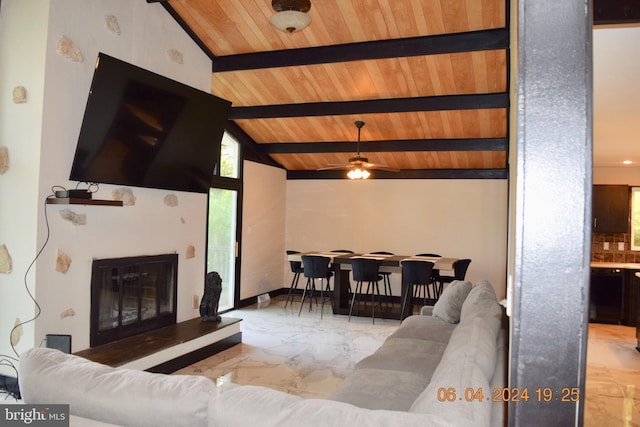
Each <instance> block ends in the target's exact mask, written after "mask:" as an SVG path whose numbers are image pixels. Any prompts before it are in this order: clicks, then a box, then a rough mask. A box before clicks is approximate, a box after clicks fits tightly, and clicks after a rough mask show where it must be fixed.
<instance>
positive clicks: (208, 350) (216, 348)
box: [146, 332, 242, 374]
mask: <svg viewBox="0 0 640 427" xmlns="http://www.w3.org/2000/svg"><path fill="white" fill-rule="evenodd" d="M240 343H242V332H238V333H236V334H233V335H231V336H229V337H227V338H224V339H222V340H220V341H218V342H215V343H213V344H210V345H208V346H206V347H202V348H199V349H197V350H194V351H192V352H190V353H186V354H183V355H182V356H178V357H176V358H174V359H171V360H168V361H166V362H164V363H161V364H159V365H156V366H153V367H151V368H149V369H146V371H148V372H155V373H160V374H171V373H173V372H175V371H177V370H179V369H182V368H184V367H185V366H189V365H193V364H194V363H196V362H199V361H201V360H202V359H206V358H207V357H210V356H213V355H214V354H217V353H220V352H222V351H225V350H227V349H229V348H231V347H233V346H234V345H237V344H240Z"/></svg>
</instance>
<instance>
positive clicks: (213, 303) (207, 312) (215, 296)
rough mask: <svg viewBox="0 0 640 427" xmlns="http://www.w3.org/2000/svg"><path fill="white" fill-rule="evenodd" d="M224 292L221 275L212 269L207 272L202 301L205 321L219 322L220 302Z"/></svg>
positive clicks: (201, 315)
mask: <svg viewBox="0 0 640 427" xmlns="http://www.w3.org/2000/svg"><path fill="white" fill-rule="evenodd" d="M221 293H222V279H221V278H220V275H219V274H218V273H217V272H215V271H212V272H210V273H207V275H206V277H205V280H204V295H203V296H202V300H201V301H200V317H202V321H203V322H219V321H220V320H222V318H221V317H220V316H218V304H219V303H220V294H221Z"/></svg>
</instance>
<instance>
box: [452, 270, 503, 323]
mask: <svg viewBox="0 0 640 427" xmlns="http://www.w3.org/2000/svg"><path fill="white" fill-rule="evenodd" d="M496 303H497V297H496V291H495V290H494V289H493V286H492V285H491V283H489V282H488V281H486V280H480V281H479V282H478V283H476V284H475V285H474V286H473V287H472V288H471V290H470V291H469V294H468V295H467V298H466V299H465V300H464V303H463V304H462V308H461V309H460V320H462V319H464V318H465V317H467V316H472V315H474V314H478V313H480V314H482V313H483V312H484V311H485V310H486V307H487V305H494V304H496Z"/></svg>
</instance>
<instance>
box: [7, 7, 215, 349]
mask: <svg viewBox="0 0 640 427" xmlns="http://www.w3.org/2000/svg"><path fill="white" fill-rule="evenodd" d="M7 2H8V3H9V4H10V5H11V4H12V3H13V4H14V6H15V4H20V3H27V2H24V1H23V0H4V1H3V2H2V6H3V9H4V8H5V3H7ZM28 3H29V7H25V9H28V10H30V11H32V10H33V9H34V8H33V3H34V2H32V1H30V2H28ZM39 3H42V4H43V5H41V6H42V7H41V8H40V9H42V8H44V7H45V6H46V7H48V6H49V4H50V12H49V13H50V16H49V20H48V28H47V25H44V24H43V23H42V22H41V23H38V28H40V27H42V30H41V31H44V32H45V34H44V35H42V36H43V37H46V62H43V61H41V63H40V64H37V63H36V64H29V66H26V64H25V65H24V66H22V67H20V69H18V72H23V73H24V74H25V75H29V73H31V72H32V71H33V72H37V73H39V75H40V78H41V79H42V78H44V83H45V86H44V92H43V91H42V89H40V90H38V87H37V86H34V87H27V89H28V90H30V92H33V95H34V96H35V97H38V96H40V97H42V98H43V103H42V105H43V107H42V110H41V118H42V126H41V128H40V130H39V132H37V134H38V137H37V139H36V140H35V141H30V144H33V145H35V146H36V147H37V146H38V145H39V144H41V145H42V149H41V150H42V151H41V158H42V162H41V165H40V168H39V169H38V167H37V164H36V166H35V167H34V166H33V165H31V164H30V165H29V169H28V172H29V173H30V174H33V177H34V178H33V179H38V187H39V188H38V189H37V190H36V191H34V189H33V185H31V188H26V187H25V184H29V182H28V181H27V182H26V183H23V182H22V180H20V179H11V180H9V185H10V186H15V187H16V191H17V192H18V191H25V192H29V193H32V194H34V195H35V196H34V197H36V196H37V202H34V201H31V202H30V205H25V207H28V206H31V209H30V210H29V211H28V212H27V213H26V214H24V215H22V216H21V218H24V220H22V219H21V220H20V221H19V222H16V223H14V224H12V226H13V227H14V228H16V233H15V234H20V235H22V236H23V237H26V238H25V239H24V240H25V241H31V242H33V240H34V239H33V238H31V239H29V236H28V235H29V234H30V233H33V231H32V230H35V229H36V227H37V230H38V245H41V244H42V243H44V239H45V234H46V232H45V230H46V224H45V219H44V210H43V208H42V203H41V202H42V200H43V199H44V198H45V197H46V196H47V195H48V194H50V193H51V187H52V186H54V185H62V186H65V187H69V186H75V183H72V182H69V181H68V175H69V171H70V168H71V162H72V160H73V154H74V150H75V145H76V141H77V137H78V133H79V130H80V125H81V122H82V116H83V112H84V107H85V104H86V100H87V95H88V89H89V86H90V83H91V77H92V75H93V69H94V64H95V58H96V57H97V54H98V52H100V51H102V52H105V53H107V54H109V55H112V56H115V57H117V58H120V59H122V60H124V61H127V62H131V63H133V64H135V65H138V66H141V67H143V68H146V69H149V70H151V71H154V72H156V73H159V74H162V75H165V76H167V77H170V78H173V79H176V80H178V81H181V82H183V83H186V84H189V85H191V86H193V87H196V88H199V89H201V90H204V91H207V92H208V91H209V89H210V76H211V61H210V59H209V58H208V57H207V56H206V55H205V54H204V53H203V52H202V51H201V50H200V49H199V48H198V47H197V46H196V45H195V43H194V42H193V41H192V40H191V39H190V38H189V37H188V36H187V35H186V34H185V33H184V31H183V30H182V29H181V28H180V26H179V25H178V24H177V23H176V22H175V21H174V20H173V18H171V16H170V15H169V14H168V13H167V12H166V11H165V9H164V8H163V7H162V6H161V5H160V4H158V3H154V4H147V3H146V1H145V0H92V1H84V0H56V1H55V2H47V1H42V2H39ZM36 9H38V8H36ZM38 12H41V11H40V10H39V9H38ZM106 15H114V16H115V17H116V18H117V19H118V23H119V26H120V29H121V34H120V35H116V34H114V33H112V32H109V31H108V30H107V29H106V27H105V16H106ZM30 31H31V29H30V28H28V27H25V28H23V29H20V31H18V32H17V34H16V37H15V38H14V40H13V43H16V44H18V45H19V44H20V43H21V40H20V37H23V36H22V34H29V32H30ZM63 35H64V36H66V37H68V38H70V39H71V40H73V41H74V43H75V44H76V45H77V47H78V48H79V49H80V51H81V52H82V55H83V56H84V61H83V62H73V61H71V60H69V59H67V58H65V57H63V56H62V55H60V54H59V53H57V52H56V44H57V43H58V40H59V39H60V38H61V37H62V36H63ZM3 41H4V37H3ZM17 49H18V48H16V50H17ZM169 49H176V50H178V51H180V52H181V53H182V55H183V64H178V63H176V62H173V61H171V60H170V58H169V56H168V54H167V51H168V50H169ZM3 80H4V79H3ZM27 83H28V82H27ZM38 92H40V94H38ZM5 98H6V97H3V99H5ZM3 102H4V101H3ZM34 116H35V115H34ZM29 126H34V127H36V128H37V127H38V122H37V120H33V121H32V122H29ZM8 132H9V136H8V139H16V138H18V137H19V136H20V135H21V134H22V132H23V130H22V129H21V128H20V127H18V126H12V127H11V129H10V130H9V131H8ZM40 135H42V137H41V138H40ZM37 155H38V150H37V149H34V150H31V151H30V153H29V156H28V157H27V158H26V159H25V160H24V162H25V163H28V162H30V161H32V160H37ZM16 157H17V156H16ZM16 160H18V159H16ZM12 163H13V161H12ZM14 167H16V168H19V167H20V164H19V163H17V164H14ZM114 188H115V187H113V186H109V185H102V186H100V191H99V192H98V193H97V194H94V198H104V199H111V198H112V190H113V189H114ZM133 191H134V193H135V196H136V197H137V201H136V204H135V206H127V207H123V208H114V207H98V206H87V207H85V206H73V207H70V206H49V207H47V214H48V218H49V223H50V227H51V238H50V240H49V242H48V244H47V246H46V248H45V250H44V251H43V253H42V255H41V256H40V258H39V259H38V262H37V265H36V273H37V274H36V276H35V281H36V298H37V300H38V301H39V303H40V304H41V306H42V315H41V316H40V318H39V319H38V320H37V322H36V330H35V335H34V336H33V337H32V338H31V339H24V340H22V341H21V342H20V345H19V348H20V350H25V349H27V348H29V347H31V346H33V345H39V344H40V341H41V340H42V339H43V338H44V336H45V334H47V333H59V334H71V335H72V337H73V351H77V350H80V349H83V348H86V347H88V346H89V294H90V277H91V262H92V260H93V259H94V258H111V257H123V256H135V255H152V254H160V253H178V254H179V268H178V272H179V275H178V288H179V296H178V321H181V320H186V319H190V318H193V317H197V316H198V310H197V308H193V296H194V295H201V294H202V289H203V287H204V271H205V267H204V265H205V261H204V256H205V236H206V210H207V206H206V205H207V203H206V201H207V199H206V195H203V194H190V193H182V192H173V193H174V194H176V195H177V196H178V201H179V205H178V206H177V207H173V208H171V207H168V206H166V205H165V204H164V203H163V199H164V197H165V195H167V194H169V192H168V191H161V190H151V189H133ZM38 192H39V194H38ZM18 206H20V204H19V203H11V204H10V205H9V206H7V204H4V203H3V205H2V207H1V208H0V211H1V212H2V215H3V218H4V216H5V212H7V211H8V210H14V209H16V208H17V207H18ZM36 206H37V208H36ZM36 209H38V210H37V211H36ZM64 209H71V210H72V211H73V212H75V213H78V214H85V215H86V217H87V225H84V226H82V225H73V224H71V223H70V222H68V221H65V220H63V219H62V218H61V216H60V212H61V211H63V210H64ZM36 212H37V220H36V217H35V214H36ZM30 215H32V216H31V217H30ZM2 240H4V235H3V237H2ZM12 240H16V241H12V242H10V243H11V246H14V247H22V246H23V245H26V250H24V251H21V252H16V254H17V256H16V259H15V261H16V268H15V270H14V274H12V276H13V278H12V279H14V280H12V283H11V286H12V291H11V292H12V295H14V294H19V293H20V290H19V277H20V276H21V275H22V274H23V273H24V268H23V265H25V264H26V263H27V262H28V261H29V260H30V259H31V258H32V257H33V256H34V255H35V250H34V247H33V244H28V242H24V243H21V242H20V239H16V238H13V239H12ZM189 245H193V246H194V247H195V257H194V258H190V259H187V258H186V256H185V255H186V250H187V247H188V246H189ZM58 250H61V251H63V252H65V253H66V254H68V255H69V256H70V257H71V259H72V263H71V267H70V269H69V271H68V272H67V273H59V272H56V271H55V263H56V253H57V251H58ZM14 282H15V283H14ZM12 298H13V296H12ZM5 301H7V300H4V299H3V301H2V302H0V305H1V306H2V307H3V309H4V307H5V306H7V305H11V303H10V302H5ZM68 309H72V310H73V311H74V313H75V315H74V316H70V317H64V318H62V316H61V314H62V313H63V312H65V311H66V310H68ZM0 311H4V310H0ZM17 311H18V312H17V313H12V314H11V315H9V316H8V318H9V320H11V319H13V318H15V317H20V318H26V317H28V316H29V314H30V313H31V312H33V308H32V307H28V306H27V307H25V306H24V304H23V305H22V306H21V307H20V308H19V310H17ZM3 322H4V320H3ZM11 322H12V323H13V320H11ZM6 330H7V325H5V324H4V323H3V325H2V330H1V331H0V333H1V334H2V337H1V338H2V339H1V340H0V342H2V343H3V344H4V342H6V338H5V337H6Z"/></svg>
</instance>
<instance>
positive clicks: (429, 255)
mask: <svg viewBox="0 0 640 427" xmlns="http://www.w3.org/2000/svg"><path fill="white" fill-rule="evenodd" d="M416 256H423V257H427V258H442V255H439V254H418V255H416Z"/></svg>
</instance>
